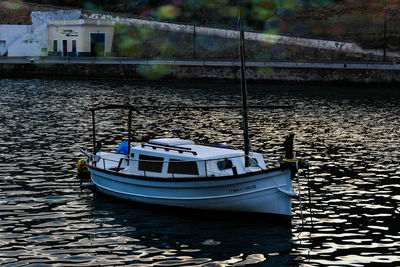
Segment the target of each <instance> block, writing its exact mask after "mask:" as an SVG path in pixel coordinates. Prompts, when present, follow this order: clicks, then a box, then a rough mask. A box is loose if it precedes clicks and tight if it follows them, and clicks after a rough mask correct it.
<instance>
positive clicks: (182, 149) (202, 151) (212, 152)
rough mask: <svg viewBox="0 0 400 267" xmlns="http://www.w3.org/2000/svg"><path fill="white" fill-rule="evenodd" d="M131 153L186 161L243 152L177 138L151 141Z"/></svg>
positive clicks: (135, 147)
mask: <svg viewBox="0 0 400 267" xmlns="http://www.w3.org/2000/svg"><path fill="white" fill-rule="evenodd" d="M132 152H133V153H135V152H136V153H140V154H141V153H143V154H146V155H151V156H159V157H173V158H178V159H186V160H206V159H219V158H225V157H235V156H242V155H243V154H244V152H243V150H240V149H230V148H221V147H214V146H209V145H201V144H195V143H194V142H193V141H191V140H184V139H179V138H160V139H151V140H150V141H149V142H148V143H145V144H141V145H137V146H134V147H133V149H132Z"/></svg>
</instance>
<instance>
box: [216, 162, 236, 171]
mask: <svg viewBox="0 0 400 267" xmlns="http://www.w3.org/2000/svg"><path fill="white" fill-rule="evenodd" d="M217 166H218V169H220V170H221V171H222V170H226V169H231V168H232V167H233V164H232V161H231V160H230V159H224V160H220V161H218V162H217Z"/></svg>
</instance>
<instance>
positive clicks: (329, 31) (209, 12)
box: [0, 0, 400, 51]
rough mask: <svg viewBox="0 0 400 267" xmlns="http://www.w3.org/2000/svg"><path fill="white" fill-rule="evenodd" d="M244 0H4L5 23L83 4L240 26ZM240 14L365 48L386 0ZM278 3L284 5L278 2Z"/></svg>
mask: <svg viewBox="0 0 400 267" xmlns="http://www.w3.org/2000/svg"><path fill="white" fill-rule="evenodd" d="M237 2H239V1H233V0H207V1H195V0H189V1H183V0H147V1H144V0H143V1H129V0H97V1H83V0H79V1H71V0H27V1H16V0H14V1H5V2H2V3H1V5H3V6H5V8H1V9H0V23H2V24H27V23H29V20H30V18H29V12H30V11H36V10H54V9H61V8H63V9H64V8H84V9H87V10H91V11H96V12H99V11H100V12H114V13H119V14H125V15H135V16H143V17H147V18H149V19H156V20H168V21H176V22H183V23H190V24H196V25H206V26H217V27H223V28H235V27H236V21H237V14H238V7H237V6H236V5H235V3H237ZM242 2H243V3H245V5H244V6H245V7H244V8H242V9H241V13H242V15H243V17H244V18H245V21H246V27H247V28H248V29H249V30H256V31H264V32H268V33H277V34H285V35H292V36H301V37H309V38H323V39H332V40H340V41H353V42H356V43H358V44H360V45H361V46H362V47H364V48H383V46H384V24H385V16H384V14H385V12H384V5H383V4H382V3H384V2H383V1H370V0H360V1H352V0H336V1H333V0H321V1H315V0H303V1H297V0H284V1H272V0H264V1H262V0H259V1H250V0H247V1H242ZM397 2H398V1H395V0H387V1H386V3H387V7H388V9H386V10H387V11H386V15H387V16H386V22H387V23H386V25H387V28H386V34H387V38H386V40H387V41H386V44H387V47H388V48H389V49H391V50H393V51H398V50H399V49H400V47H399V43H400V42H399V41H400V40H399V39H400V35H399V30H398V29H399V27H398V26H399V25H400V14H398V12H397V10H400V9H399V4H397ZM276 3H279V4H276Z"/></svg>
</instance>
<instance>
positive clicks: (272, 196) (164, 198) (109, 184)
mask: <svg viewBox="0 0 400 267" xmlns="http://www.w3.org/2000/svg"><path fill="white" fill-rule="evenodd" d="M89 171H90V173H91V179H92V181H93V183H94V184H95V185H96V187H97V188H98V189H99V191H100V192H102V193H104V194H107V195H110V196H114V197H117V198H121V199H126V200H131V201H137V202H143V203H148V204H157V205H166V206H174V207H184V208H193V209H203V210H221V211H233V212H252V213H268V214H279V215H286V216H290V215H291V207H292V198H293V197H295V196H296V193H295V192H294V190H293V187H292V181H291V170H290V169H289V168H282V169H280V168H278V169H271V170H264V171H260V172H252V173H249V174H248V175H246V176H241V177H227V178H224V179H207V178H204V179H202V178H197V179H193V178H191V179H168V178H165V179H148V178H146V177H135V176H131V175H121V174H120V173H117V172H112V171H105V170H103V169H101V168H96V167H89Z"/></svg>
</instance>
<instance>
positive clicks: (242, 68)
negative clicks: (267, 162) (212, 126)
mask: <svg viewBox="0 0 400 267" xmlns="http://www.w3.org/2000/svg"><path fill="white" fill-rule="evenodd" d="M239 29H240V41H239V42H240V46H239V50H240V51H239V52H240V53H239V54H240V82H241V83H240V85H241V89H242V117H243V138H244V155H245V157H244V160H245V167H249V165H250V164H249V153H250V144H249V130H248V128H249V125H248V118H247V86H246V76H245V50H244V31H243V25H242V20H241V18H240V13H239Z"/></svg>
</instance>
